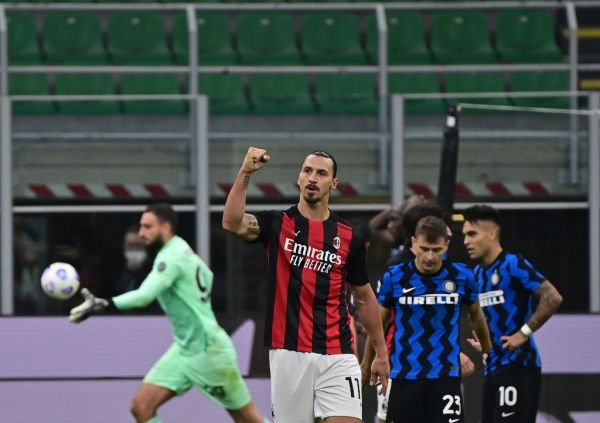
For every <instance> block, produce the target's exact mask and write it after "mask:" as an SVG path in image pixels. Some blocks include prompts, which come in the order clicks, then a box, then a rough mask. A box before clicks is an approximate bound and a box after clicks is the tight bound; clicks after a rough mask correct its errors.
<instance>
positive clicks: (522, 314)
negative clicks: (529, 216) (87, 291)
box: [463, 205, 562, 423]
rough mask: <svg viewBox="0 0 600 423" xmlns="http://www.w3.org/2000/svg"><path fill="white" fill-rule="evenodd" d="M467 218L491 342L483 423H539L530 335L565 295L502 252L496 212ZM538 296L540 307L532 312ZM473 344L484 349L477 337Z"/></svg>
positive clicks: (537, 374) (481, 210)
mask: <svg viewBox="0 0 600 423" xmlns="http://www.w3.org/2000/svg"><path fill="white" fill-rule="evenodd" d="M463 216H464V217H465V223H464V225H463V234H464V236H465V239H464V244H465V247H466V248H467V252H468V253H469V256H470V257H471V258H472V259H474V260H478V261H479V263H480V264H479V265H478V266H477V267H476V268H475V277H476V279H477V282H478V284H479V286H480V290H481V294H480V296H479V302H480V304H481V307H482V309H483V312H484V314H485V317H486V319H487V321H488V325H489V328H490V334H491V337H492V350H491V351H490V353H489V357H488V360H487V365H486V368H485V382H484V397H483V407H482V418H481V421H482V423H495V422H506V423H535V419H536V415H537V408H538V401H539V394H540V379H541V361H540V355H539V352H538V349H537V347H536V345H535V341H534V339H533V336H532V334H533V332H535V331H536V330H538V329H539V328H540V327H542V325H543V324H544V323H545V322H546V321H547V320H548V319H549V318H550V317H551V316H552V315H553V314H554V313H555V312H556V310H557V309H558V306H559V305H560V303H561V302H562V296H561V295H560V294H559V293H558V291H557V290H556V288H555V287H554V285H552V284H551V283H550V282H549V281H548V280H547V279H546V278H545V277H544V276H542V275H541V274H540V273H539V272H538V271H536V270H535V269H534V268H533V266H532V265H531V264H530V263H529V262H528V261H527V260H525V259H524V258H523V257H521V256H520V255H516V254H512V253H510V252H508V251H504V250H503V249H502V246H501V244H500V213H498V211H497V210H496V209H494V208H493V207H490V206H486V205H475V206H472V207H469V208H468V209H466V210H465V211H464V212H463ZM534 297H535V298H536V299H537V300H538V301H539V302H538V305H537V307H536V309H535V311H534V312H532V300H533V298H534ZM469 342H470V343H471V345H473V347H475V348H476V349H479V348H480V345H479V342H478V341H477V338H475V339H471V340H469Z"/></svg>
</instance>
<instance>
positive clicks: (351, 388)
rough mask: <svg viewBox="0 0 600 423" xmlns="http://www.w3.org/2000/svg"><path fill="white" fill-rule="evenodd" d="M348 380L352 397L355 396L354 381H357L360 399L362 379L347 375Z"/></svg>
mask: <svg viewBox="0 0 600 423" xmlns="http://www.w3.org/2000/svg"><path fill="white" fill-rule="evenodd" d="M353 379H354V380H353ZM346 380H347V381H348V386H350V397H351V398H355V396H354V383H353V382H355V383H356V392H357V393H358V399H360V381H359V380H358V378H357V377H355V378H352V377H350V376H348V377H346Z"/></svg>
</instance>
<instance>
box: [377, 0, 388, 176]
mask: <svg viewBox="0 0 600 423" xmlns="http://www.w3.org/2000/svg"><path fill="white" fill-rule="evenodd" d="M375 15H376V17H377V32H378V34H379V38H378V45H377V48H378V53H379V63H378V64H379V75H378V80H379V84H378V87H379V89H378V97H379V185H381V186H386V185H388V186H389V183H390V181H389V180H388V179H389V173H388V166H389V160H388V157H389V151H390V150H389V149H390V139H389V136H388V134H389V119H388V117H389V112H390V111H389V109H388V43H389V39H388V28H387V21H386V17H385V9H384V8H383V5H381V4H378V5H376V6H375Z"/></svg>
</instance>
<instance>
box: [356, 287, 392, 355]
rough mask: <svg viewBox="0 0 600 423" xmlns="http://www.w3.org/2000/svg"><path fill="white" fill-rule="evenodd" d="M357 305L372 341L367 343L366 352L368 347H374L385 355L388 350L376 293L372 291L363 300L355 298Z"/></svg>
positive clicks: (378, 353)
mask: <svg viewBox="0 0 600 423" xmlns="http://www.w3.org/2000/svg"><path fill="white" fill-rule="evenodd" d="M355 305H356V310H357V312H358V315H359V316H360V320H361V322H362V323H363V326H364V327H365V330H366V331H367V334H368V340H369V341H370V342H369V344H368V345H365V352H366V350H367V349H369V348H372V349H373V350H374V351H375V353H376V354H377V355H378V356H380V357H382V356H384V355H385V354H387V350H386V348H385V340H384V338H383V325H382V324H381V317H380V316H379V312H378V308H379V305H378V304H377V300H375V295H374V294H373V292H372V291H371V294H370V295H367V296H365V298H364V299H363V300H357V299H356V298H355Z"/></svg>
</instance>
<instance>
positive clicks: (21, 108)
mask: <svg viewBox="0 0 600 423" xmlns="http://www.w3.org/2000/svg"><path fill="white" fill-rule="evenodd" d="M8 91H9V94H10V95H49V94H50V91H49V89H48V79H47V77H46V75H40V74H24V73H15V74H11V75H9V77H8ZM12 111H13V113H15V114H17V115H36V114H48V113H53V112H54V105H53V103H52V102H51V101H14V102H13V103H12Z"/></svg>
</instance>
